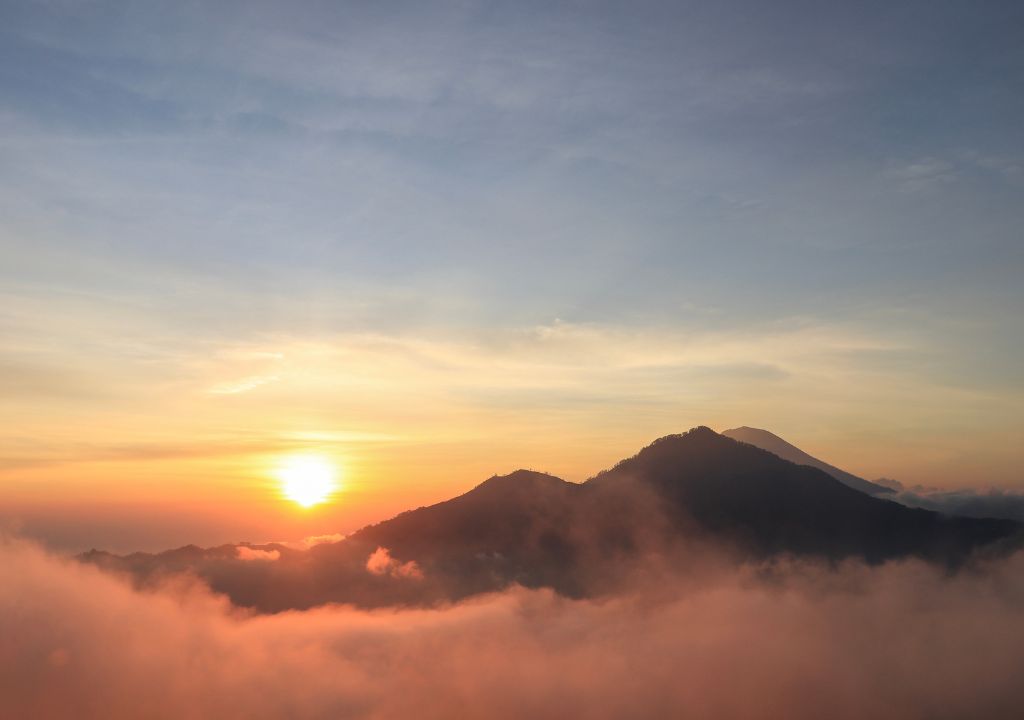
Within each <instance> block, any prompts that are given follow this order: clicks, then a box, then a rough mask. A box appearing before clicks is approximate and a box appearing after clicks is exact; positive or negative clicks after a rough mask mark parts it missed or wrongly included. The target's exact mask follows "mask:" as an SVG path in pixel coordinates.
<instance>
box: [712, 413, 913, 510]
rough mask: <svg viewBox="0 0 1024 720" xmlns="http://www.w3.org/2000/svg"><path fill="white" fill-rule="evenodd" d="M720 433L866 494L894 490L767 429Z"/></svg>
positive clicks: (736, 430)
mask: <svg viewBox="0 0 1024 720" xmlns="http://www.w3.org/2000/svg"><path fill="white" fill-rule="evenodd" d="M722 434H723V435H725V436H726V437H730V438H732V439H733V440H739V441H740V442H745V443H747V444H749V445H753V446H754V447H759V448H761V449H762V450H767V451H768V452H770V453H772V454H774V455H778V456H779V457H780V458H782V459H783V460H789V461H790V462H792V463H796V464H797V465H810V466H811V467H815V468H818V469H819V470H824V471H825V472H827V473H828V474H829V475H831V476H832V477H834V478H835V479H836V480H838V481H839V482H841V483H842V484H843V485H849V486H850V487H852V488H853V489H854V490H860V491H861V492H864V493H867V494H868V495H885V494H888V493H894V492H895V490H893V489H892V488H890V487H886V486H884V485H879V484H878V483H873V482H871V481H870V480H865V479H864V478H859V477H857V476H856V475H853V474H852V473H848V472H846V471H845V470H840V469H839V468H837V467H835V466H834V465H829V464H828V463H827V462H825V461H824V460H819V459H818V458H816V457H813V456H812V455H808V454H807V453H805V452H804V451H803V450H801V449H800V448H798V447H797V446H795V445H791V444H789V443H788V442H786V441H785V440H783V439H782V438H780V437H779V436H778V435H776V434H775V433H771V432H768V431H767V430H761V429H759V428H752V427H747V426H745V425H744V426H743V427H738V428H733V429H732V430H725V431H723V432H722Z"/></svg>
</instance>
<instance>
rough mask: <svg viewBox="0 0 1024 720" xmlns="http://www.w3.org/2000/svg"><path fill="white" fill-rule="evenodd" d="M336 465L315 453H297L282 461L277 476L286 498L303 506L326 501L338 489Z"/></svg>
mask: <svg viewBox="0 0 1024 720" xmlns="http://www.w3.org/2000/svg"><path fill="white" fill-rule="evenodd" d="M335 475H336V471H335V468H334V465H332V464H331V463H330V462H329V461H328V460H326V459H324V458H322V457H317V456H315V455H296V456H294V457H290V458H286V459H284V460H283V461H281V464H280V465H279V466H278V468H277V472H276V476H277V479H278V481H279V482H280V483H281V492H282V493H283V494H284V496H285V497H286V498H288V499H289V500H292V501H294V502H296V503H298V504H299V505H301V506H302V507H312V506H313V505H317V504H319V503H322V502H324V501H325V500H327V498H329V497H330V496H331V494H332V493H334V491H335V490H337V483H336V481H335Z"/></svg>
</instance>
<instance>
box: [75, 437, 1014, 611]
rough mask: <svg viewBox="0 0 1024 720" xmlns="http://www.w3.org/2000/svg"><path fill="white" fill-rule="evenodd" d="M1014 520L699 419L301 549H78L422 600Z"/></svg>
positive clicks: (827, 550)
mask: <svg viewBox="0 0 1024 720" xmlns="http://www.w3.org/2000/svg"><path fill="white" fill-rule="evenodd" d="M1021 531H1022V526H1021V525H1020V524H1018V523H1015V522H1013V521H1009V520H990V519H972V518H959V517H949V516H945V515H941V514H939V513H935V512H931V511H928V510H921V509H913V508H908V507H904V506H902V505H899V504H897V503H894V502H891V501H888V500H884V499H880V498H877V497H872V496H870V495H866V494H864V493H862V492H859V491H857V490H854V489H852V488H850V487H847V486H846V485H844V484H842V483H841V482H839V481H838V480H836V479H835V478H833V477H832V476H831V475H829V474H827V473H825V472H824V471H822V470H819V469H817V468H814V467H810V466H807V465H797V464H795V463H792V462H790V461H788V460H784V459H782V458H780V457H778V456H776V455H775V454H773V453H770V452H768V451H765V450H762V449H760V448H757V447H754V446H753V445H750V444H747V443H743V442H738V441H736V440H733V439H731V438H729V437H726V436H724V435H719V434H718V433H715V432H714V431H712V430H710V429H709V428H706V427H698V428H694V429H693V430H690V431H689V432H687V433H684V434H681V435H670V436H667V437H664V438H661V439H660V440H657V441H655V442H654V443H652V444H651V445H649V446H647V447H646V448H644V449H643V450H641V451H640V452H639V453H638V454H637V455H635V456H633V457H631V458H629V459H627V460H623V461H622V462H620V463H618V464H617V465H616V466H615V467H613V468H611V469H609V470H606V471H604V472H602V473H600V474H598V475H596V476H595V477H593V478H591V479H590V480H588V481H586V482H584V483H570V482H566V481H564V480H561V479H559V478H556V477H554V476H551V475H546V474H543V473H537V472H532V471H527V470H519V471H516V472H514V473H511V474H509V475H504V476H495V477H492V478H490V479H488V480H486V481H485V482H483V483H481V484H480V485H478V486H477V487H475V488H473V489H472V490H470V491H469V492H467V493H465V494H463V495H460V496H458V497H455V498H452V499H450V500H447V501H445V502H441V503H437V504H435V505H431V506H429V507H421V508H418V509H415V510H410V511H407V512H404V513H402V514H400V515H398V516H396V517H394V518H391V519H390V520H385V521H384V522H381V523H377V524H375V525H371V526H368V527H365V528H363V529H362V530H359V531H358V532H356V533H353V534H352V535H350V536H348V537H347V538H345V539H344V540H342V541H340V542H336V543H326V544H322V545H317V546H315V547H313V548H311V549H309V550H308V551H298V550H293V549H289V548H288V547H286V546H283V545H243V546H240V547H239V546H232V545H227V546H222V547H219V548H213V549H210V550H205V551H204V550H202V549H200V548H195V547H193V546H188V547H186V548H182V549H179V550H176V551H169V552H168V553H161V554H158V555H147V554H144V553H136V554H133V555H129V556H126V557H123V558H119V557H117V556H114V555H109V554H106V553H99V552H96V551H94V552H92V553H87V554H85V555H83V556H80V559H82V560H84V561H86V562H92V563H94V564H97V565H100V566H101V567H105V568H107V569H111V570H114V571H119V572H123V573H127V574H128V575H130V576H131V577H132V578H133V579H134V580H135V581H136V582H137V583H139V584H142V585H145V584H148V583H153V582H159V581H160V579H161V578H162V577H164V576H165V575H167V574H168V573H173V572H181V571H183V570H187V571H188V572H191V573H193V574H195V575H197V576H199V577H201V578H203V579H204V580H205V581H206V582H207V583H209V585H210V586H211V587H212V588H213V589H214V590H216V591H218V592H223V593H224V594H226V595H228V596H229V597H230V598H231V600H232V601H233V602H234V603H236V604H238V605H243V606H247V607H253V608H257V609H259V610H262V611H270V612H273V611H280V610H286V609H290V608H304V607H310V606H313V605H319V604H323V603H327V602H344V603H351V604H355V605H358V606H363V607H379V606H385V605H427V604H434V603H441V602H449V601H452V600H457V599H459V598H463V597H466V596H469V595H473V594H477V593H482V592H490V591H495V590H500V589H502V588H504V587H507V586H508V585H510V584H512V583H517V584H520V585H523V586H526V587H536V588H539V587H547V588H551V589H553V590H555V591H556V592H559V593H561V594H563V595H567V596H571V597H584V596H592V595H599V594H602V593H605V592H609V591H612V590H614V589H615V587H616V583H617V582H619V579H620V578H623V577H628V576H629V575H630V573H633V572H636V571H637V568H642V567H643V565H644V562H645V560H647V559H649V558H653V557H660V558H662V559H664V558H673V557H675V558H679V557H685V553H687V552H695V550H694V548H695V547H696V545H695V544H694V541H698V543H704V546H703V547H704V548H705V549H706V548H707V546H708V545H711V546H713V547H716V548H724V549H727V550H728V551H729V552H730V553H731V554H734V555H736V556H738V557H740V558H752V559H759V558H768V557H771V556H774V555H778V554H793V555H800V556H807V557H814V558H821V559H826V560H829V561H836V560H840V559H842V558H846V557H856V558H861V559H863V560H865V561H867V562H872V563H876V562H882V561H885V560H888V559H891V558H899V557H906V556H916V557H921V558H925V559H928V560H931V561H934V562H938V563H943V564H946V565H947V566H949V567H956V566H958V565H960V564H962V563H964V562H965V561H967V560H968V559H969V558H970V557H971V556H972V554H974V553H977V552H979V551H984V552H991V553H997V552H1002V551H1005V550H1007V549H1010V548H1015V547H1019V546H1020V544H1021V537H1022V532H1021ZM680 553H683V554H680Z"/></svg>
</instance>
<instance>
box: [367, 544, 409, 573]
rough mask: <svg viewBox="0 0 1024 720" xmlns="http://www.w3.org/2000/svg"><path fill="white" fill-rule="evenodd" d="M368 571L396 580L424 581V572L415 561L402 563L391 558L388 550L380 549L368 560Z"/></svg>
mask: <svg viewBox="0 0 1024 720" xmlns="http://www.w3.org/2000/svg"><path fill="white" fill-rule="evenodd" d="M366 569H367V571H368V572H371V573H373V574H374V575H390V576H391V577H395V578H408V579H410V580H422V579H423V571H422V570H420V567H419V565H417V564H416V561H415V560H409V561H408V562H401V561H399V560H396V559H395V558H393V557H391V552H390V551H389V550H388V549H387V548H383V547H379V548H377V549H376V550H374V551H373V552H372V553H371V554H370V557H369V558H367V560H366Z"/></svg>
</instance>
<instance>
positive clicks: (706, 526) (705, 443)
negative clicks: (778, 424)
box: [587, 427, 1020, 564]
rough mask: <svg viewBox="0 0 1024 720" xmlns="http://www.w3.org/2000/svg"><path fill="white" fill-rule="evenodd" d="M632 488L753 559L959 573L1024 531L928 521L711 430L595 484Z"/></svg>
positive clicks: (674, 441)
mask: <svg viewBox="0 0 1024 720" xmlns="http://www.w3.org/2000/svg"><path fill="white" fill-rule="evenodd" d="M630 484H639V485H641V486H645V487H648V488H653V489H654V490H655V491H656V492H658V494H659V495H660V496H661V497H662V498H664V501H665V508H666V512H669V513H673V514H675V516H676V517H678V518H680V522H681V521H682V519H684V518H689V519H692V520H693V521H694V522H696V523H697V524H698V525H699V526H700V527H701V528H702V529H703V530H705V531H707V532H710V533H712V534H714V535H715V536H717V537H720V538H723V539H725V540H727V541H729V542H732V543H736V544H738V545H739V546H740V547H742V548H743V549H745V550H747V551H749V552H751V553H753V554H755V555H771V554H774V553H779V552H787V553H797V554H802V555H812V556H819V557H826V558H829V559H840V558H843V557H849V556H854V557H862V558H864V559H865V560H868V561H869V562H878V561H882V560H886V559H889V558H895V557H902V556H907V555H915V556H919V557H924V558H928V559H932V560H936V561H941V562H946V563H952V564H956V563H959V562H961V561H962V560H963V559H964V558H966V557H967V556H968V555H969V554H970V553H971V552H972V551H974V550H975V549H977V548H980V547H982V546H985V545H988V544H991V543H994V542H996V541H998V540H1000V539H1005V538H1009V537H1010V536H1012V535H1014V534H1015V533H1019V531H1020V526H1019V525H1018V524H1016V523H1013V522H1012V521H997V520H976V519H971V518H956V517H947V516H943V515H940V514H939V513H934V512H924V513H922V512H921V511H920V510H917V509H911V508H907V507H904V506H902V505H899V504H897V503H894V502H890V501H888V500H882V499H879V498H875V497H871V496H869V495H865V494H864V493H861V492H858V491H856V490H854V489H852V488H850V487H847V486H846V485H843V484H842V483H840V482H839V481H838V480H836V479H835V478H833V477H832V476H830V475H828V474H826V473H825V472H823V471H821V470H818V469H817V468H813V467H808V466H806V465H797V464H795V463H792V462H789V461H787V460H783V459H782V458H779V457H778V456H776V455H774V454H773V453H770V452H768V451H766V450H761V449H760V448H756V447H754V446H752V445H749V444H746V443H741V442H738V441H735V440H733V439H731V438H728V437H725V436H724V435H719V434H717V433H715V432H714V431H713V430H711V429H709V428H706V427H700V428H695V429H693V430H691V431H690V432H688V433H685V434H683V435H670V436H668V437H665V438H661V439H660V440H657V441H655V442H654V443H653V444H651V445H649V446H648V447H646V448H644V449H643V450H642V451H640V453H639V454H637V455H636V456H634V457H633V458H630V459H628V460H624V461H623V462H621V463H619V464H618V465H616V466H615V467H614V468H612V469H611V470H608V471H605V472H604V473H601V474H600V475H598V476H596V477H595V478H593V479H591V480H590V481H588V483H587V485H588V486H592V487H597V486H605V487H607V486H615V485H618V486H622V485H630Z"/></svg>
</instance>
